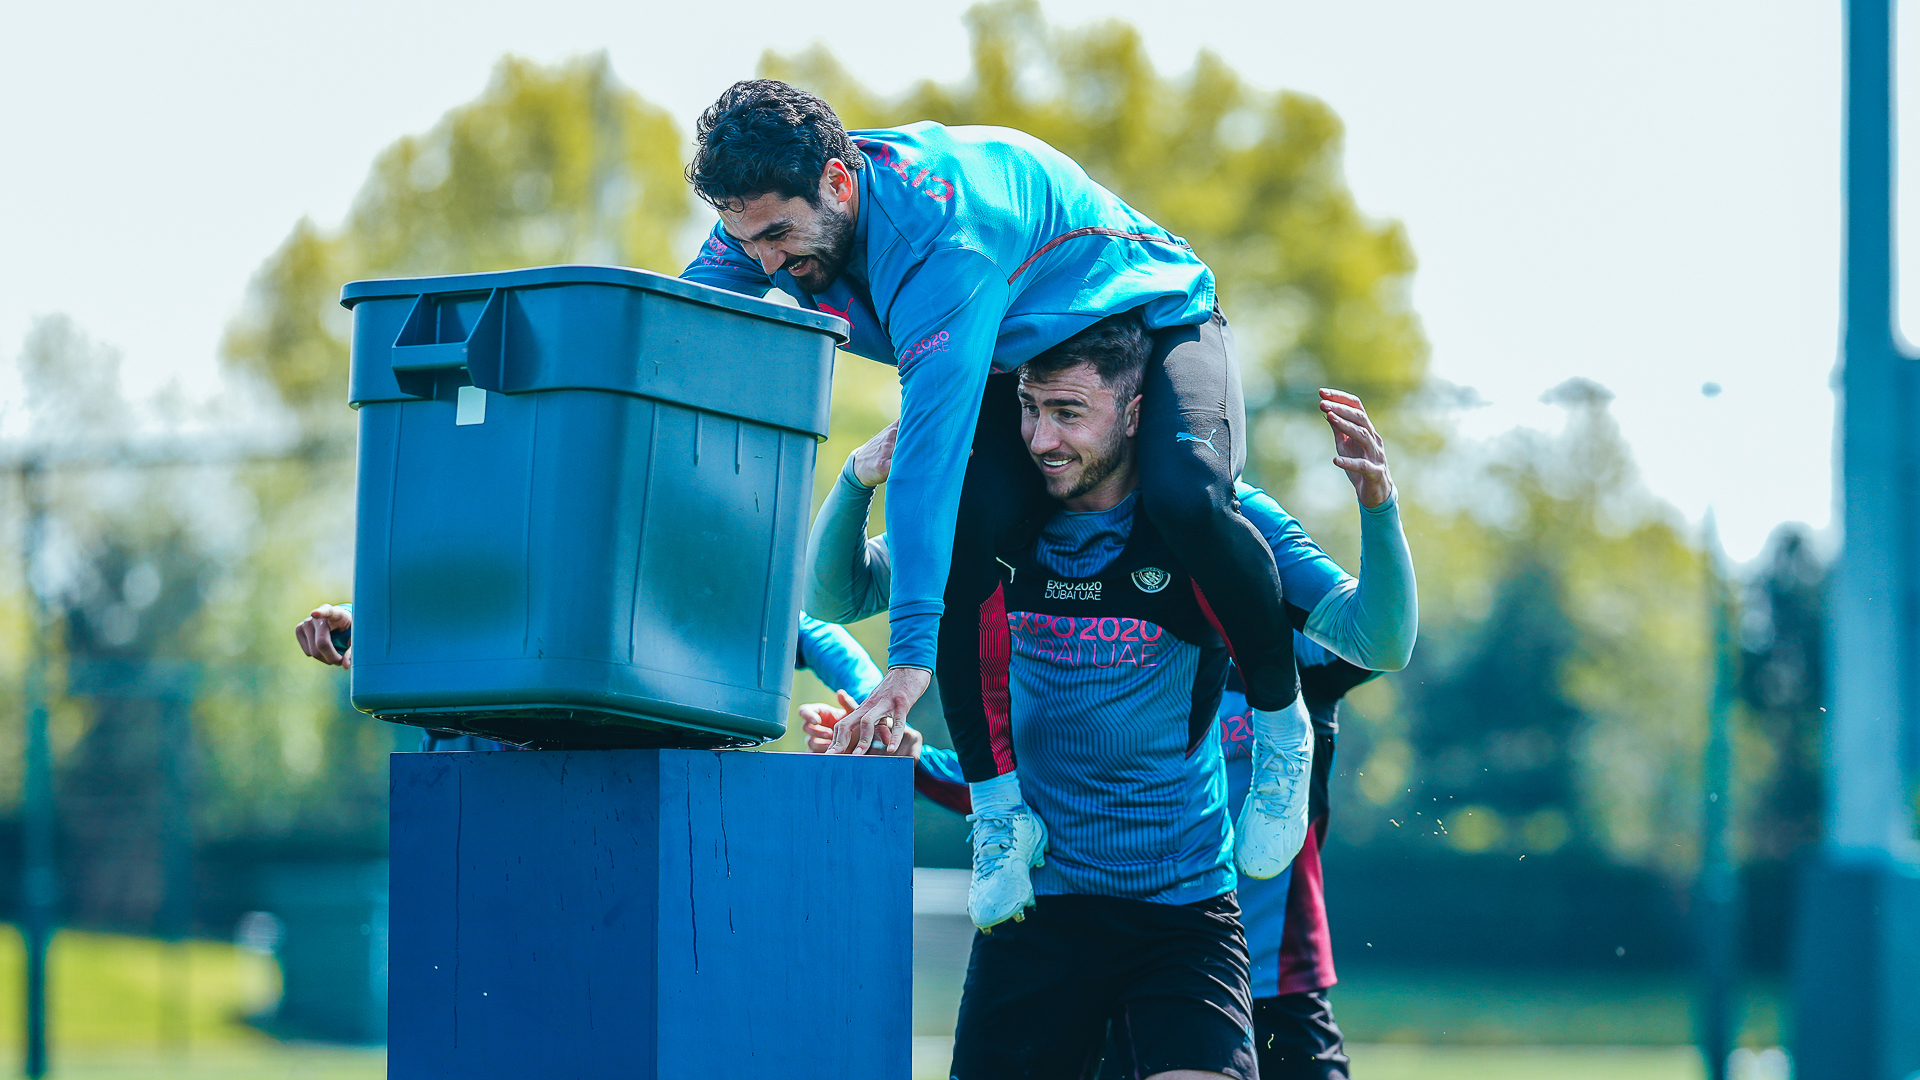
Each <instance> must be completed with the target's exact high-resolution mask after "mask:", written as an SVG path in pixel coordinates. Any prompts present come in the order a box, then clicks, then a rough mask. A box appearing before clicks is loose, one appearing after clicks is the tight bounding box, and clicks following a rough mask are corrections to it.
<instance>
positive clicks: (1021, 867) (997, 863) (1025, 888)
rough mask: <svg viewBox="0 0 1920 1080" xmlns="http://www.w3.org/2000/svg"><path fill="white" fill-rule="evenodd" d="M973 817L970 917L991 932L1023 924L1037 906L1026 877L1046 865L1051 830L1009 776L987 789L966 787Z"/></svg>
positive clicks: (992, 782)
mask: <svg viewBox="0 0 1920 1080" xmlns="http://www.w3.org/2000/svg"><path fill="white" fill-rule="evenodd" d="M968 786H969V787H970V788H971V789H972V791H973V809H974V812H973V813H971V814H968V815H967V820H968V821H971V822H973V831H972V832H971V833H970V834H969V835H970V837H971V839H972V840H973V881H972V883H971V884H970V885H968V887H967V914H968V915H971V916H972V917H973V925H975V926H977V927H979V928H980V929H982V930H986V931H988V932H991V931H992V929H993V928H994V927H996V926H998V925H1000V924H1001V923H1003V922H1006V921H1007V920H1008V919H1012V920H1014V921H1015V922H1019V921H1020V920H1022V919H1025V918H1026V917H1027V909H1028V908H1030V907H1032V906H1033V879H1032V878H1031V877H1030V876H1029V875H1028V871H1029V870H1031V869H1032V868H1033V867H1036V866H1044V865H1046V861H1047V860H1046V852H1047V827H1046V826H1045V825H1043V824H1041V822H1040V817H1039V815H1037V814H1035V813H1034V812H1033V811H1032V810H1031V809H1030V808H1028V806H1027V804H1026V801H1025V800H1024V799H1022V798H1021V797H1020V780H1019V777H1018V776H1017V775H1015V774H1014V773H1007V774H1005V775H1003V776H1000V777H997V778H996V779H994V780H990V781H987V782H986V783H984V784H970V785H968Z"/></svg>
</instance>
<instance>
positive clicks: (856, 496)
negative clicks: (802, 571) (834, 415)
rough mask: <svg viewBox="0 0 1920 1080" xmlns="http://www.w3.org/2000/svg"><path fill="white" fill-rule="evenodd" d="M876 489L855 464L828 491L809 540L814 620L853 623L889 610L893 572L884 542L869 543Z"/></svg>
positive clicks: (810, 608) (808, 601) (849, 462)
mask: <svg viewBox="0 0 1920 1080" xmlns="http://www.w3.org/2000/svg"><path fill="white" fill-rule="evenodd" d="M872 505H873V489H872V488H870V487H867V486H866V485H864V484H862V483H860V481H859V480H857V479H855V478H854V475H853V459H852V458H848V459H847V464H846V465H845V466H843V467H842V468H841V469H840V475H839V477H837V478H836V479H835V480H834V482H833V487H832V488H830V489H829V490H828V492H827V501H826V502H824V503H822V504H821V506H820V513H819V514H818V515H817V516H816V517H815V518H814V519H813V531H812V532H811V533H809V534H808V536H807V591H806V598H805V599H804V600H803V601H802V604H801V606H802V607H804V608H806V609H807V611H808V613H809V614H811V615H813V617H814V618H817V619H824V620H826V621H827V622H834V623H850V622H859V621H860V620H861V619H864V618H867V617H869V616H872V615H878V614H880V613H881V612H883V611H885V610H887V594H888V591H889V590H890V588H891V587H892V581H893V573H892V567H891V566H890V565H889V562H888V557H887V546H886V545H885V544H884V543H879V542H876V541H870V540H868V539H867V516H868V512H869V510H870V509H871V507H872Z"/></svg>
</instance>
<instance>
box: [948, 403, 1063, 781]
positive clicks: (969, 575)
mask: <svg viewBox="0 0 1920 1080" xmlns="http://www.w3.org/2000/svg"><path fill="white" fill-rule="evenodd" d="M1018 378H1019V376H1017V375H1013V374H1003V375H992V376H989V377H988V378H987V389H986V393H985V395H984V396H983V397H982V398H981V401H980V420H979V422H978V424H976V425H975V428H974V434H973V456H972V457H971V458H970V459H968V461H967V476H966V480H965V482H964V484H963V485H962V487H961V492H960V516H959V521H958V523H957V524H956V526H955V528H954V537H953V564H952V568H951V569H950V570H948V571H947V590H946V597H945V599H946V612H945V614H943V615H942V616H941V618H940V640H939V654H938V660H937V661H936V662H935V663H936V665H937V667H938V669H939V670H938V671H937V672H936V674H937V675H938V677H939V680H940V702H941V705H942V706H943V707H944V708H945V710H946V717H947V732H948V734H949V735H950V736H951V737H952V739H953V749H954V753H956V754H958V755H959V757H960V771H961V774H962V775H964V776H965V777H966V779H967V782H968V783H975V784H977V783H980V782H982V781H985V780H992V779H993V778H994V777H996V776H1000V775H1002V774H1004V773H1007V772H1011V771H1012V770H1013V767H1014V764H1013V744H1012V742H1011V741H1010V740H1009V739H1008V737H1007V731H1006V726H1005V715H1006V714H1005V711H1004V705H1005V703H1004V700H1003V699H1001V700H995V699H994V698H993V697H992V693H993V690H994V688H992V687H983V686H982V684H981V678H980V630H981V625H980V619H981V604H982V602H983V601H986V600H987V599H988V598H989V597H991V596H992V595H993V592H994V588H995V586H996V585H998V583H999V581H1000V574H999V567H998V564H997V563H995V562H994V561H993V559H994V556H995V555H996V554H998V553H999V552H1000V551H1001V550H1003V549H1005V548H1007V547H1010V546H1013V545H1015V544H1017V543H1018V542H1019V539H1020V538H1021V537H1022V536H1023V535H1024V534H1025V533H1027V532H1028V531H1030V530H1031V529H1032V528H1033V527H1034V526H1035V524H1036V523H1035V522H1034V521H1033V518H1034V516H1035V514H1036V512H1037V511H1038V510H1039V508H1040V507H1041V506H1042V504H1043V502H1044V500H1045V499H1046V488H1045V487H1044V486H1043V484H1042V482H1041V479H1040V472H1039V470H1037V469H1035V468H1034V467H1033V462H1032V461H1030V460H1028V457H1027V451H1026V444H1025V443H1023V442H1022V441H1021V439H1020V399H1019V398H1018V397H1017V396H1016V394H1015V389H1016V386H1017V385H1018Z"/></svg>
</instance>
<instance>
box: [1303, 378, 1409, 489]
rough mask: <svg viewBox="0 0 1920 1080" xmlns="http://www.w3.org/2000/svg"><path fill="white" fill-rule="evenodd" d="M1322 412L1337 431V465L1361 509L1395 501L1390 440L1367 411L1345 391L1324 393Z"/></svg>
mask: <svg viewBox="0 0 1920 1080" xmlns="http://www.w3.org/2000/svg"><path fill="white" fill-rule="evenodd" d="M1320 412H1321V413H1322V414H1324V415H1325V416H1326V418H1327V426H1328V427H1330V428H1332V429H1333V453H1334V458H1333V463H1334V464H1335V465H1338V466H1340V468H1342V469H1344V470H1346V473H1347V479H1348V480H1351V481H1353V490H1354V494H1356V495H1358V496H1360V505H1361V506H1364V507H1367V508H1368V509H1372V508H1373V507H1376V506H1379V505H1380V504H1381V503H1384V502H1386V501H1387V500H1388V499H1390V498H1392V497H1393V475H1392V474H1391V473H1390V472H1388V470H1387V440H1385V439H1383V438H1381V437H1380V433H1379V432H1377V431H1375V430H1374V429H1373V421H1372V419H1370V418H1369V417H1368V416H1367V407H1366V406H1365V405H1362V404H1361V403H1360V399H1359V398H1357V397H1355V396H1353V395H1352V394H1349V393H1347V392H1346V391H1344V390H1329V389H1327V388H1325V387H1322V388H1321V390H1320Z"/></svg>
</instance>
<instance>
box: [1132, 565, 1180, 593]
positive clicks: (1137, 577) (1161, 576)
mask: <svg viewBox="0 0 1920 1080" xmlns="http://www.w3.org/2000/svg"><path fill="white" fill-rule="evenodd" d="M1172 580H1173V575H1172V574H1169V573H1167V572H1166V571H1165V570H1162V569H1160V568H1159V567H1157V566H1143V567H1141V568H1140V569H1138V570H1135V571H1134V572H1133V583H1134V585H1135V586H1137V587H1138V588H1139V589H1140V591H1141V592H1146V593H1154V592H1159V591H1160V590H1161V589H1164V588H1166V587H1167V582H1169V581H1172Z"/></svg>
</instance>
